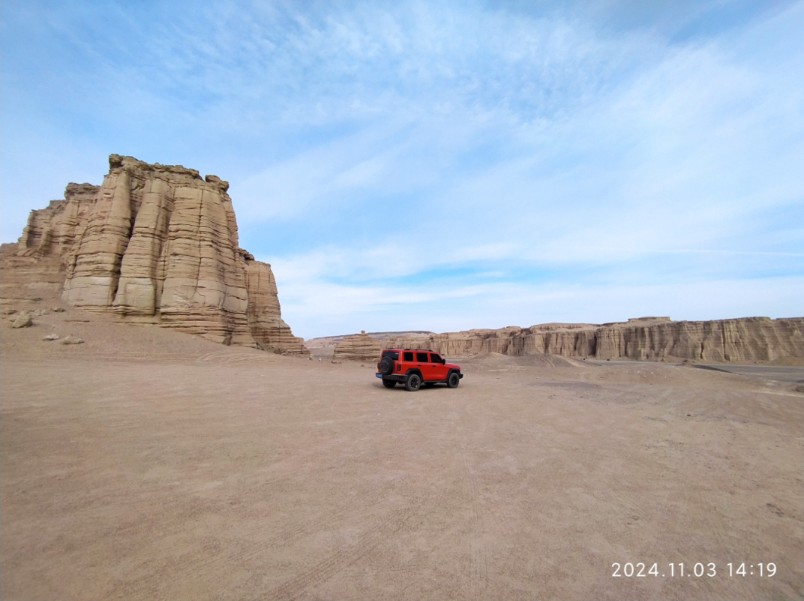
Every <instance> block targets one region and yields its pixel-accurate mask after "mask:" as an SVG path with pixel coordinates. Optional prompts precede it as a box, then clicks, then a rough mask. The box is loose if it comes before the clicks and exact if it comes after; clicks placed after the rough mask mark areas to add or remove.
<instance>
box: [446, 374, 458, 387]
mask: <svg viewBox="0 0 804 601" xmlns="http://www.w3.org/2000/svg"><path fill="white" fill-rule="evenodd" d="M460 383H461V376H460V375H458V372H457V371H453V372H452V373H450V374H449V377H448V378H447V386H448V387H450V388H458V384H460Z"/></svg>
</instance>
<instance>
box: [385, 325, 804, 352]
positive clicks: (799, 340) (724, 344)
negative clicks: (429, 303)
mask: <svg viewBox="0 0 804 601" xmlns="http://www.w3.org/2000/svg"><path fill="white" fill-rule="evenodd" d="M386 345H387V346H393V347H405V348H432V349H433V350H435V351H438V352H440V353H442V354H443V355H445V356H447V357H449V356H473V355H478V354H481V353H501V354H504V355H515V356H521V355H534V354H549V355H559V356H562V357H570V358H587V357H588V358H596V359H636V360H647V361H664V360H693V361H716V362H752V361H761V362H770V361H781V362H785V361H793V362H796V361H798V362H800V361H802V360H804V318H802V317H794V318H788V319H770V318H767V317H747V318H741V319H724V320H716V321H678V322H674V321H671V320H670V319H669V318H667V317H646V318H637V319H631V320H629V321H628V322H626V323H611V324H603V325H595V324H543V325H536V326H532V327H530V328H520V327H515V326H510V327H507V328H502V329H500V330H469V331H465V332H453V333H447V334H432V335H429V336H416V337H397V338H391V339H388V340H387V341H386Z"/></svg>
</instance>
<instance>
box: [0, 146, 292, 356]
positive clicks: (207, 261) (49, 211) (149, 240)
mask: <svg viewBox="0 0 804 601" xmlns="http://www.w3.org/2000/svg"><path fill="white" fill-rule="evenodd" d="M228 188H229V184H228V183H227V182H225V181H223V180H221V179H220V178H218V177H216V176H214V175H208V176H206V177H205V178H203V179H202V178H201V176H200V174H199V173H198V171H196V170H194V169H187V168H185V167H182V166H180V165H179V166H175V165H160V164H148V163H144V162H142V161H139V160H137V159H135V158H133V157H125V156H119V155H111V156H110V157H109V174H108V175H107V176H106V177H105V179H104V181H103V184H102V185H101V186H93V185H90V184H69V185H68V186H67V189H66V192H65V199H64V200H59V201H53V202H51V203H50V205H49V206H48V207H47V208H46V209H42V210H39V211H32V212H31V215H30V217H29V219H28V224H27V226H26V228H25V230H24V231H23V234H22V237H21V238H20V240H19V242H18V243H17V247H16V249H9V248H6V249H4V251H3V253H2V254H3V257H4V260H3V279H4V281H5V280H6V277H10V278H12V280H15V279H16V281H14V282H12V283H14V284H20V283H23V282H27V283H28V285H31V284H33V283H34V282H35V280H36V278H37V277H41V278H43V281H44V282H45V283H47V284H49V285H51V286H52V285H56V286H59V287H60V288H61V294H62V299H63V300H64V301H65V302H66V303H67V304H69V305H72V306H75V307H80V308H82V309H85V310H90V311H112V312H115V313H117V314H118V315H120V316H121V317H122V318H124V319H135V320H139V321H142V320H145V321H154V322H155V323H158V324H159V325H161V326H165V327H170V328H174V329H177V330H181V331H184V332H188V333H191V334H197V335H200V336H203V337H205V338H209V339H211V340H215V341H218V342H222V343H224V344H238V345H246V346H258V347H260V348H263V349H266V350H271V351H275V352H282V353H294V354H296V353H306V349H305V347H304V344H303V342H302V340H301V339H300V338H296V337H295V336H293V334H292V332H291V330H290V328H289V327H288V326H287V324H285V322H284V321H282V318H281V311H280V306H279V298H278V295H277V290H276V282H275V280H274V276H273V273H272V272H271V267H270V265H268V264H266V263H260V262H258V261H255V260H254V257H253V256H252V255H250V254H249V253H248V252H246V251H244V250H242V249H240V248H239V245H238V231H237V222H236V219H235V214H234V210H233V208H232V202H231V198H230V197H229V195H228V194H227V190H228ZM6 246H9V245H6ZM9 251H11V252H9Z"/></svg>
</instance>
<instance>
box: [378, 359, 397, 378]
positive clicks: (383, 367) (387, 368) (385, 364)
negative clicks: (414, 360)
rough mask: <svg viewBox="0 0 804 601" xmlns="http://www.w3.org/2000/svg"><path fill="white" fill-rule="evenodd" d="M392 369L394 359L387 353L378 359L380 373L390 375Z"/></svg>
mask: <svg viewBox="0 0 804 601" xmlns="http://www.w3.org/2000/svg"><path fill="white" fill-rule="evenodd" d="M393 371H394V360H393V359H391V357H389V356H388V355H386V356H385V357H383V358H382V359H381V360H380V373H381V374H382V375H384V376H390V375H391V373H392V372H393Z"/></svg>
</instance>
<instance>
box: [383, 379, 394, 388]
mask: <svg viewBox="0 0 804 601" xmlns="http://www.w3.org/2000/svg"><path fill="white" fill-rule="evenodd" d="M382 385H383V386H385V387H386V388H393V387H394V386H396V381H395V380H386V379H385V378H383V379H382Z"/></svg>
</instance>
